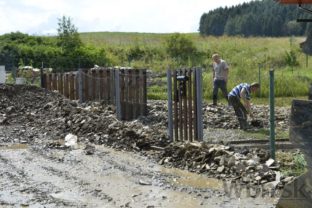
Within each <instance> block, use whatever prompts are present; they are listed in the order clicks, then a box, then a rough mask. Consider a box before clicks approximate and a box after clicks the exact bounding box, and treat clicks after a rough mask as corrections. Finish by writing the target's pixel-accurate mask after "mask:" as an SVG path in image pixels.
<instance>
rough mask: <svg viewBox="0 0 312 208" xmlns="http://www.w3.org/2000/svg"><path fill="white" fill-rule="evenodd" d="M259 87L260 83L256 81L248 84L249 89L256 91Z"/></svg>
mask: <svg viewBox="0 0 312 208" xmlns="http://www.w3.org/2000/svg"><path fill="white" fill-rule="evenodd" d="M259 89H260V84H259V83H258V82H253V83H251V84H250V91H251V92H257V91H258V90H259Z"/></svg>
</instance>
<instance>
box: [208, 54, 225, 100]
mask: <svg viewBox="0 0 312 208" xmlns="http://www.w3.org/2000/svg"><path fill="white" fill-rule="evenodd" d="M212 60H213V64H212V68H213V75H212V76H213V91H212V100H213V105H217V100H218V90H219V88H220V89H221V91H222V93H223V95H224V97H225V99H226V100H228V97H227V94H228V93H227V89H226V84H227V81H228V74H229V66H228V65H227V63H226V62H225V61H224V60H223V59H221V58H220V56H219V54H217V53H216V54H213V55H212Z"/></svg>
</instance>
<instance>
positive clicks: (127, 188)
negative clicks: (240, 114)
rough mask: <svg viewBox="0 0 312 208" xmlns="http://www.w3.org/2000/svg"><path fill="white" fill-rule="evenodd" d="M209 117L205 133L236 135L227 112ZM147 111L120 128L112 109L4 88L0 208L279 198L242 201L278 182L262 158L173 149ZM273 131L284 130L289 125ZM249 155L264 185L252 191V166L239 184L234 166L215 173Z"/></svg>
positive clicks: (157, 105)
mask: <svg viewBox="0 0 312 208" xmlns="http://www.w3.org/2000/svg"><path fill="white" fill-rule="evenodd" d="M209 108H210V107H209V106H207V105H206V106H204V109H205V116H204V119H205V120H204V123H205V128H220V126H217V124H216V123H219V125H221V126H222V128H223V129H235V128H237V123H236V121H235V117H233V115H234V114H233V112H231V111H226V107H225V106H220V107H218V108H216V110H217V111H216V110H213V111H214V114H211V113H212V112H211V111H212V110H211V109H210V110H209ZM259 108H260V109H261V107H259ZM148 110H149V114H148V116H147V117H141V118H139V119H138V120H135V121H131V122H121V121H118V120H117V119H116V117H115V109H114V107H113V106H106V105H103V104H101V103H87V104H83V105H79V104H78V103H77V102H75V101H69V100H67V99H64V98H63V97H62V96H61V95H59V94H57V93H53V92H48V91H45V90H43V89H39V88H36V87H29V86H7V85H1V86H0V174H1V179H0V206H1V207H149V208H152V207H274V204H275V203H276V201H277V199H278V197H279V193H275V195H273V196H270V195H268V194H265V195H264V196H262V195H261V196H260V195H258V193H252V194H250V193H248V192H247V193H244V190H245V189H246V190H249V189H250V187H248V185H251V186H252V187H256V186H259V187H262V185H264V184H267V183H270V182H275V176H276V173H275V172H274V171H273V172H272V170H271V168H269V167H266V166H265V165H264V163H265V162H266V159H267V155H266V153H265V152H262V151H259V150H254V151H253V150H250V151H248V152H235V150H233V149H228V147H226V146H223V145H217V146H210V145H209V144H205V145H204V146H200V145H197V144H196V145H190V146H184V145H181V144H174V145H169V140H168V138H167V116H166V115H167V111H166V106H165V102H163V101H149V105H148ZM222 112H223V113H222ZM282 112H284V111H283V110H282ZM285 112H287V110H285ZM218 113H221V114H224V115H225V116H230V117H231V119H230V121H229V122H225V123H224V120H222V119H221V120H218V119H217V120H216V118H214V116H215V117H218V116H219V115H218ZM280 115H281V116H280V117H281V118H283V119H285V118H287V116H285V115H284V114H283V113H281V114H280ZM259 118H262V117H261V116H259ZM211 119H212V120H216V122H215V123H212V122H211V121H212V120H211ZM265 119H266V117H265V115H263V120H265ZM262 124H263V126H266V125H267V123H266V122H262ZM278 125H279V126H280V128H286V127H285V126H287V122H286V121H284V120H283V122H280V124H278ZM69 133H72V134H75V135H77V136H78V143H77V144H76V145H74V146H66V145H65V142H64V138H65V136H66V135H68V134H69ZM182 153H183V154H182ZM236 153H237V154H236ZM248 153H249V154H248ZM253 153H254V154H256V155H257V157H259V158H258V159H259V161H258V162H257V165H260V166H261V167H263V170H264V172H263V174H265V176H263V177H265V179H263V184H259V183H258V184H255V183H253V182H254V181H255V180H256V179H255V177H256V176H255V172H254V169H253V168H249V166H248V165H246V167H245V166H244V167H245V168H247V170H248V171H246V172H244V174H241V173H240V172H235V170H234V169H232V167H230V166H225V167H224V169H222V171H221V172H222V174H218V173H217V172H218V171H220V168H219V167H220V166H222V164H221V163H220V160H221V158H220V156H222V157H223V156H224V158H223V160H225V163H230V162H227V161H226V160H227V156H226V155H225V154H229V155H232V154H236V156H237V158H236V160H237V162H239V163H242V164H243V163H244V164H245V162H246V161H248V160H250V157H251V156H252V154H253ZM194 162H195V163H194ZM223 163H224V161H223ZM225 163H224V164H225ZM275 164H276V165H278V163H277V162H276V163H275ZM208 166H209V167H211V168H209V169H208V168H207V167H208ZM203 167H204V168H203ZM274 169H275V170H278V167H277V166H275V167H274ZM218 175H222V177H217V176H218ZM240 175H242V176H244V177H237V176H240ZM258 176H259V175H258ZM246 177H247V178H248V180H250V182H252V183H247V182H246V181H245V179H246ZM261 177H262V176H261ZM217 178H219V179H221V178H222V180H219V179H217ZM233 181H234V182H235V183H237V184H240V183H242V184H243V186H240V187H243V188H241V189H239V192H240V191H243V192H242V195H237V194H234V193H232V192H231V191H230V192H229V187H231V184H233ZM231 182H232V183H231ZM260 185H261V186H260Z"/></svg>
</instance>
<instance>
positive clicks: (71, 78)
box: [69, 72, 75, 100]
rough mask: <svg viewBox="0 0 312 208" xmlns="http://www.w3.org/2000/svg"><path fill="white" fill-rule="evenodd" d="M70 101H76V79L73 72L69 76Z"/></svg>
mask: <svg viewBox="0 0 312 208" xmlns="http://www.w3.org/2000/svg"><path fill="white" fill-rule="evenodd" d="M69 99H71V100H74V99H75V79H74V74H73V73H72V72H71V73H70V74H69Z"/></svg>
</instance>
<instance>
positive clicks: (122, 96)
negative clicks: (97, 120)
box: [119, 69, 126, 120]
mask: <svg viewBox="0 0 312 208" xmlns="http://www.w3.org/2000/svg"><path fill="white" fill-rule="evenodd" d="M119 76H120V79H119V80H120V107H121V120H124V119H125V118H126V109H125V99H126V98H125V94H126V93H125V79H126V78H125V71H124V69H120V73H119Z"/></svg>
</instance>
